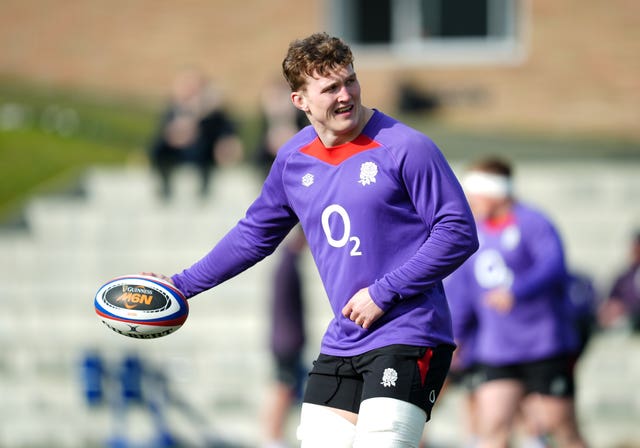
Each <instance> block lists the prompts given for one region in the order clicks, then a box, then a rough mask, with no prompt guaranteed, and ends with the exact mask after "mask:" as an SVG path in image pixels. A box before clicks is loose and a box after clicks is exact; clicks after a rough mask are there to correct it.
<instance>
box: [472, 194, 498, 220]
mask: <svg viewBox="0 0 640 448" xmlns="http://www.w3.org/2000/svg"><path fill="white" fill-rule="evenodd" d="M467 200H468V201H469V205H470V206H471V211H472V212H473V215H474V216H475V218H476V219H477V220H478V221H484V220H487V219H492V218H495V217H496V215H497V214H498V212H499V211H501V210H503V209H504V207H505V206H506V204H507V203H508V199H507V198H493V197H490V196H486V195H483V194H467Z"/></svg>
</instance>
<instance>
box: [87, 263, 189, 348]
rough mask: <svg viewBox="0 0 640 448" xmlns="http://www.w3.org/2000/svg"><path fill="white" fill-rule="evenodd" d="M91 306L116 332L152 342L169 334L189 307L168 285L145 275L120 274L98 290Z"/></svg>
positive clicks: (180, 294)
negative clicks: (151, 340)
mask: <svg viewBox="0 0 640 448" xmlns="http://www.w3.org/2000/svg"><path fill="white" fill-rule="evenodd" d="M94 306H95V310H96V314H97V315H98V317H99V318H100V320H101V321H102V322H103V323H104V324H105V325H106V326H107V327H109V328H110V329H112V330H113V331H115V332H116V333H119V334H122V335H124V336H129V337H131V338H136V339H153V338H159V337H162V336H166V335H168V334H171V333H173V332H174V331H176V330H177V329H178V328H180V327H181V326H182V324H184V322H185V321H186V320H187V316H188V315H189V304H188V302H187V299H186V298H185V297H184V295H183V294H182V293H181V292H180V291H179V290H178V289H177V288H176V287H175V286H173V285H172V284H170V283H168V282H166V281H164V280H161V279H159V278H156V277H151V276H147V275H124V276H121V277H116V278H114V279H111V280H109V281H108V282H107V283H105V284H104V285H103V286H101V287H100V289H98V292H97V293H96V296H95V300H94Z"/></svg>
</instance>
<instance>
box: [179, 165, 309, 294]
mask: <svg viewBox="0 0 640 448" xmlns="http://www.w3.org/2000/svg"><path fill="white" fill-rule="evenodd" d="M282 167H283V161H281V160H278V159H276V162H275V163H274V166H273V168H272V169H271V172H270V173H269V175H268V176H267V179H266V180H265V183H264V185H263V187H262V191H261V193H260V195H259V196H258V198H257V199H256V200H255V201H254V202H253V204H251V206H250V207H249V209H248V210H247V212H246V215H245V216H244V218H242V219H241V220H240V221H239V222H238V223H237V224H236V225H235V227H233V228H232V229H231V230H230V231H229V232H228V233H227V234H226V235H225V236H224V237H223V238H222V239H221V240H220V242H218V243H217V244H216V245H215V246H214V247H213V249H211V251H210V252H209V253H207V254H206V255H205V256H204V257H203V258H201V259H200V260H199V261H197V262H196V263H194V264H193V265H192V266H191V267H189V268H187V269H185V270H183V271H182V272H180V273H177V274H174V275H173V276H172V277H171V279H172V280H173V281H174V283H175V285H176V287H177V288H178V289H180V291H182V293H183V294H184V295H185V296H186V297H187V298H191V297H193V296H195V295H196V294H199V293H200V292H202V291H205V290H207V289H210V288H212V287H214V286H216V285H219V284H220V283H222V282H224V281H226V280H228V279H230V278H232V277H234V276H236V275H238V274H239V273H241V272H243V271H245V270H246V269H248V268H250V267H251V266H253V265H254V264H256V263H257V262H258V261H260V260H262V259H263V258H265V257H266V256H268V255H270V254H271V253H272V252H273V251H274V250H275V249H276V247H277V246H278V245H279V244H280V242H282V240H283V239H284V238H285V236H286V235H287V234H288V233H289V231H290V230H291V229H292V228H293V227H294V226H295V225H296V223H297V222H298V219H297V217H296V216H295V214H294V213H293V211H292V210H291V208H290V207H289V204H288V201H287V198H286V194H285V192H284V188H283V186H282V169H283V168H282Z"/></svg>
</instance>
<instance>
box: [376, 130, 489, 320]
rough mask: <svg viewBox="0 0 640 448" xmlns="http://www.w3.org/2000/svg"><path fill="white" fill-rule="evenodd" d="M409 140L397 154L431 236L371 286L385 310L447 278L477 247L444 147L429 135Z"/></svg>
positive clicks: (468, 212) (402, 174) (403, 179)
mask: <svg viewBox="0 0 640 448" xmlns="http://www.w3.org/2000/svg"><path fill="white" fill-rule="evenodd" d="M423 137H424V136H423ZM406 146H407V147H408V148H409V149H408V150H407V151H405V153H404V156H403V157H402V159H401V160H398V164H399V168H400V182H402V183H403V184H404V187H405V188H406V190H407V193H408V194H409V196H410V198H411V201H412V202H413V205H414V207H415V209H416V211H417V213H418V214H419V215H420V217H421V218H422V220H423V221H424V223H425V226H426V229H427V237H426V239H425V241H424V243H423V244H422V246H421V247H420V248H419V249H418V251H417V252H416V253H415V255H413V256H412V257H411V258H410V259H408V260H407V261H406V262H405V263H403V264H402V265H401V266H399V267H398V268H397V269H395V270H393V271H391V272H389V273H387V274H386V275H384V276H383V277H382V278H380V279H378V280H377V281H375V282H374V283H373V284H372V285H370V286H369V294H370V295H371V297H372V299H373V301H374V302H375V303H376V304H377V305H378V306H379V307H380V308H381V309H383V310H385V311H386V310H388V309H389V308H390V307H391V306H393V304H394V303H397V302H398V301H400V300H403V299H406V298H407V297H411V296H414V295H416V294H420V293H423V292H424V291H425V290H427V289H428V288H430V287H431V286H433V285H434V284H436V283H438V282H440V281H442V280H443V279H444V278H445V277H446V276H447V275H449V274H450V273H451V272H453V271H454V270H455V269H456V268H457V267H458V266H460V265H461V264H462V263H463V262H464V261H465V260H466V259H467V258H468V257H469V256H470V255H471V254H473V253H474V252H475V251H476V250H477V249H478V236H477V233H476V227H475V222H474V220H473V216H472V214H471V210H470V208H469V204H468V203H467V200H466V197H465V195H464V193H463V191H462V187H461V186H460V184H459V182H458V180H457V179H456V177H455V175H454V173H453V171H452V170H451V168H450V166H449V164H448V163H447V161H446V160H445V158H444V156H443V155H442V153H441V152H440V150H439V149H438V148H437V147H436V145H435V144H434V143H433V142H432V141H431V140H429V139H428V138H427V137H424V140H423V139H417V138H414V139H413V140H412V141H410V142H408V143H407V145H406Z"/></svg>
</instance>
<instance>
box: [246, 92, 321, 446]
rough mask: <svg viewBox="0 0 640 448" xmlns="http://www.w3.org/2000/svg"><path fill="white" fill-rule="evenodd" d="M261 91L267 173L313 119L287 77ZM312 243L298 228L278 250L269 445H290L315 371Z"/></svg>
mask: <svg viewBox="0 0 640 448" xmlns="http://www.w3.org/2000/svg"><path fill="white" fill-rule="evenodd" d="M261 93H262V94H261V97H260V112H261V134H260V139H259V142H258V147H257V148H256V151H255V155H256V157H255V163H256V165H257V167H258V168H259V169H260V171H261V172H262V173H263V174H264V176H265V177H266V175H267V174H268V173H269V170H270V169H271V165H272V164H273V161H274V160H275V158H276V155H277V153H278V150H279V149H280V147H281V146H282V145H284V144H285V143H286V142H287V141H288V140H289V139H290V138H291V137H293V136H294V135H295V134H296V133H298V131H299V130H300V129H302V128H303V127H304V126H305V125H308V124H309V121H308V120H307V117H306V115H305V114H304V113H303V112H301V111H300V110H298V109H296V108H295V107H294V106H293V104H291V100H290V99H289V96H290V93H291V92H290V90H289V87H288V86H287V83H286V82H284V80H280V79H278V80H275V81H272V82H270V83H269V84H268V85H267V86H266V87H265V88H264V89H263V91H262V92H261ZM306 246H307V242H306V239H305V237H304V232H303V231H302V229H301V228H300V226H296V227H295V228H294V229H293V230H292V231H291V233H290V234H289V235H288V237H287V238H286V239H285V241H284V242H283V245H282V247H281V248H280V250H279V251H278V257H279V258H278V261H277V264H276V268H275V271H274V275H273V280H272V289H271V314H270V318H271V319H270V329H269V331H270V342H271V345H270V351H271V355H272V358H273V363H274V370H275V372H274V382H273V384H272V385H271V387H270V390H269V394H268V397H267V401H266V402H265V405H264V409H263V422H264V436H263V437H264V444H263V447H264V448H285V447H287V446H288V444H287V442H286V426H287V420H288V416H289V414H290V412H291V410H292V408H293V407H294V406H296V405H298V404H300V402H301V401H302V391H303V388H304V379H305V377H306V374H307V372H308V370H309V369H308V367H307V366H305V364H304V360H303V354H304V353H303V352H304V346H305V322H304V297H303V296H304V294H303V292H304V287H303V284H302V276H301V274H300V266H299V265H300V257H301V255H302V253H303V251H304V249H305V248H306Z"/></svg>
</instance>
